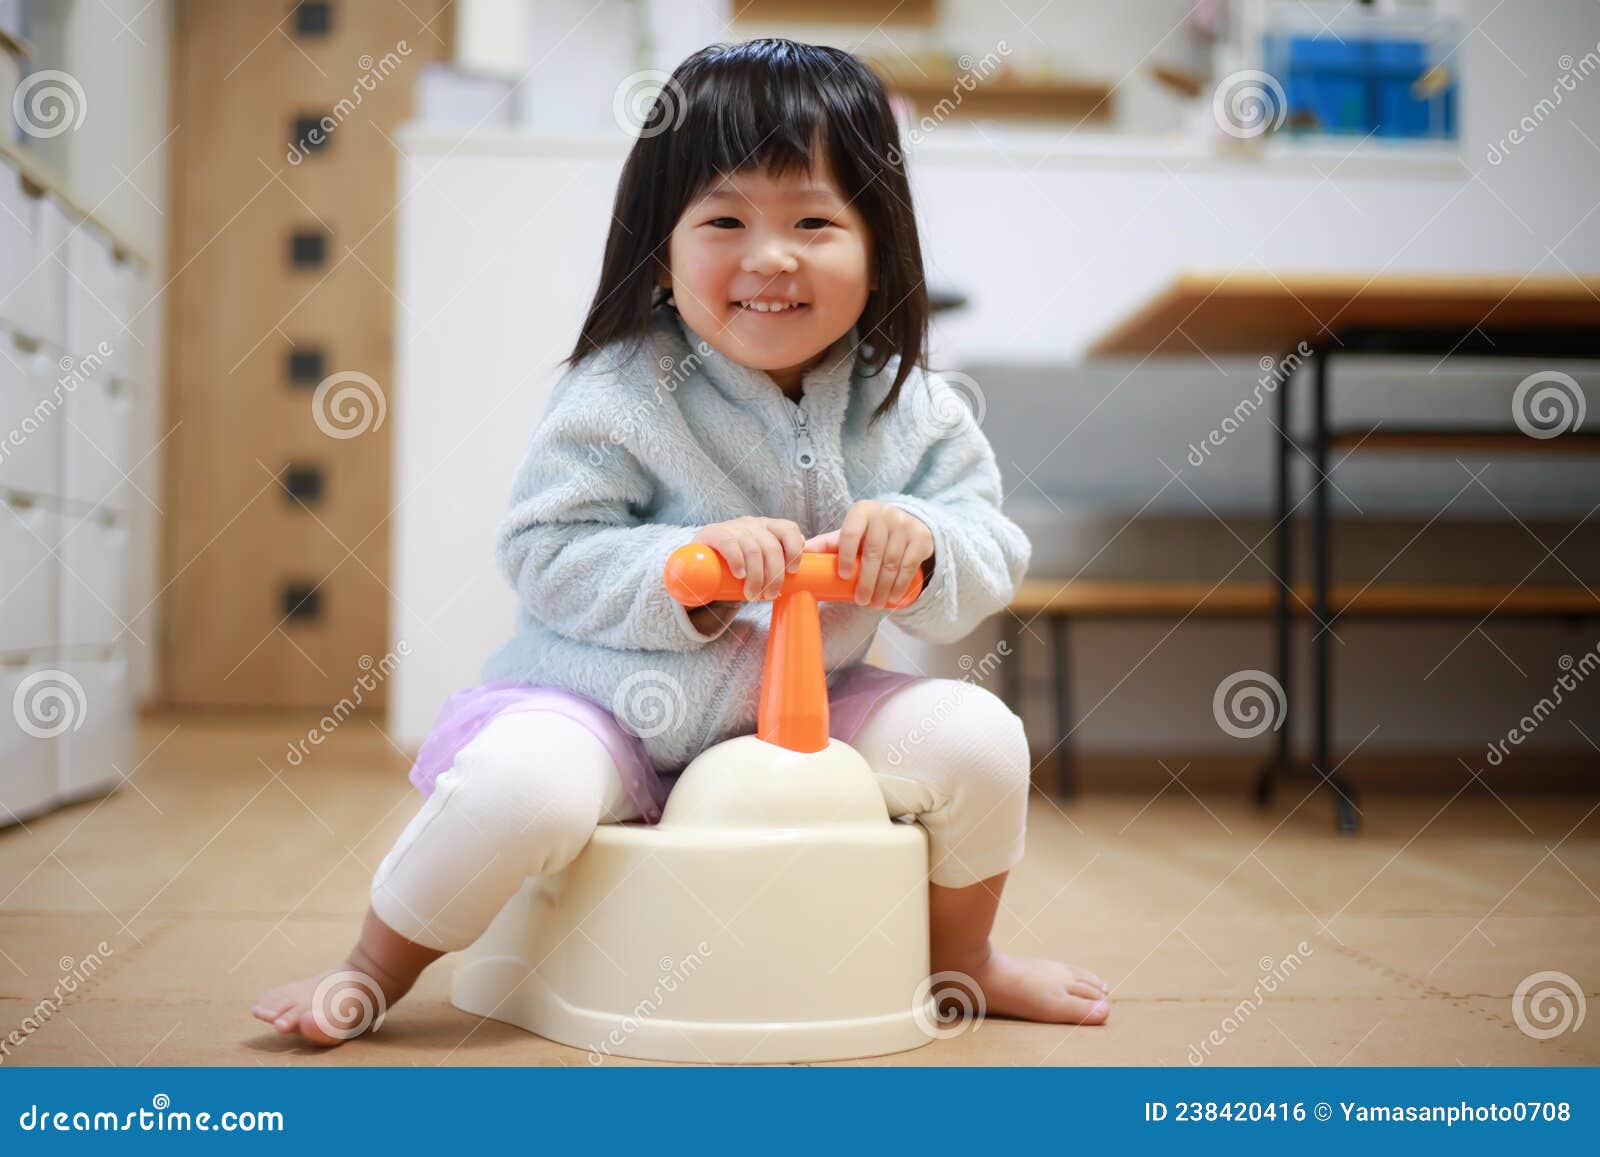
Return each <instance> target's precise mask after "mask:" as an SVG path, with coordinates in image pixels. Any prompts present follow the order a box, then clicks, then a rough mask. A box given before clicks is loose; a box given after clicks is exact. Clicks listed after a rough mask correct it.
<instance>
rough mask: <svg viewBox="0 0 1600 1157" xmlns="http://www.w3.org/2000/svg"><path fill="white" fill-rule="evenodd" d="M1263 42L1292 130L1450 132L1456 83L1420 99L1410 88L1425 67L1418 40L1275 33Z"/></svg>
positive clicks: (1446, 135)
mask: <svg viewBox="0 0 1600 1157" xmlns="http://www.w3.org/2000/svg"><path fill="white" fill-rule="evenodd" d="M1264 48H1265V56H1266V60H1267V63H1268V71H1270V72H1271V73H1272V74H1273V75H1274V76H1276V77H1277V78H1278V79H1279V82H1280V83H1281V84H1282V85H1283V91H1284V96H1285V98H1286V100H1287V104H1288V117H1287V120H1286V124H1287V125H1288V126H1289V127H1290V129H1291V131H1307V132H1319V133H1332V134H1347V135H1354V136H1367V135H1368V134H1372V135H1375V136H1379V137H1388V138H1396V139H1408V138H1409V139H1446V140H1451V139H1454V138H1455V135H1456V120H1455V100H1456V88H1455V84H1454V83H1453V82H1452V83H1451V84H1449V85H1448V86H1446V87H1445V88H1444V89H1442V90H1441V91H1439V92H1437V93H1435V94H1433V95H1432V96H1428V97H1424V98H1421V99H1419V98H1418V97H1417V96H1416V95H1415V94H1414V93H1413V91H1412V89H1413V86H1414V85H1415V83H1416V82H1417V80H1418V79H1420V78H1421V77H1422V76H1423V75H1424V74H1426V73H1427V71H1428V69H1429V68H1430V67H1431V58H1430V53H1429V48H1428V45H1427V44H1426V43H1424V42H1422V41H1420V40H1397V39H1378V38H1368V37H1361V38H1347V39H1339V38H1337V37H1334V36H1292V35H1277V36H1269V37H1267V39H1266V41H1265V43H1264ZM1307 121H1309V122H1310V123H1309V124H1307V123H1305V122H1307Z"/></svg>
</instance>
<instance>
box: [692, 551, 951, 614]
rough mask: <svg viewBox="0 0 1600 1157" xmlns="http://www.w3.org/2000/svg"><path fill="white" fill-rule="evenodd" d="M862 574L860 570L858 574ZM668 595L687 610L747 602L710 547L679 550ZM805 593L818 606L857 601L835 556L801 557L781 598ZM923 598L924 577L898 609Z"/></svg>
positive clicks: (741, 585)
mask: <svg viewBox="0 0 1600 1157" xmlns="http://www.w3.org/2000/svg"><path fill="white" fill-rule="evenodd" d="M856 573H857V574H858V575H859V574H860V571H859V569H858V570H857V572H856ZM666 584H667V593H668V594H670V595H671V596H672V597H673V598H675V599H677V600H678V601H679V602H680V603H682V604H683V605H684V606H686V607H703V606H705V605H706V604H707V603H711V602H716V601H718V600H719V599H732V600H735V601H743V600H744V580H743V579H741V578H735V577H734V574H733V571H732V570H730V569H729V568H728V564H727V562H726V560H724V559H723V557H722V556H721V555H720V554H718V553H717V552H716V551H714V550H712V549H711V548H710V547H709V546H704V545H702V544H700V543H690V544H689V545H688V546H680V547H679V548H678V549H677V550H675V551H673V552H672V556H671V557H670V558H668V559H667V570H666ZM800 591H805V592H807V593H808V594H810V595H812V596H813V597H814V598H815V599H816V600H817V601H818V602H835V603H847V602H850V601H851V600H852V599H854V598H855V597H856V579H855V578H854V577H851V578H847V579H846V578H840V577H839V556H838V555H836V554H822V553H816V554H802V555H801V556H800V566H799V567H798V568H797V569H796V570H794V571H793V572H792V573H791V574H788V575H786V576H784V580H783V587H782V589H781V590H780V591H779V593H778V597H779V598H782V597H783V596H784V595H792V594H796V593H798V592H800ZM920 594H922V573H921V571H918V572H917V573H916V574H915V575H913V576H912V577H911V586H910V587H908V588H907V589H906V593H905V597H904V598H902V599H901V600H900V601H899V602H898V603H895V604H894V608H895V609H899V608H900V607H905V606H909V605H911V604H912V603H914V602H916V600H917V596H919V595H920Z"/></svg>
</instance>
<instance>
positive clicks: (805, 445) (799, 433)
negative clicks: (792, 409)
mask: <svg viewBox="0 0 1600 1157" xmlns="http://www.w3.org/2000/svg"><path fill="white" fill-rule="evenodd" d="M794 432H795V441H796V447H795V453H794V461H795V465H797V466H799V467H800V469H802V470H810V469H811V468H812V467H813V466H815V465H816V464H817V451H816V448H815V447H814V446H812V444H811V427H810V424H809V423H808V422H807V420H806V415H805V412H804V411H800V412H799V413H798V414H797V415H796V417H795V422H794Z"/></svg>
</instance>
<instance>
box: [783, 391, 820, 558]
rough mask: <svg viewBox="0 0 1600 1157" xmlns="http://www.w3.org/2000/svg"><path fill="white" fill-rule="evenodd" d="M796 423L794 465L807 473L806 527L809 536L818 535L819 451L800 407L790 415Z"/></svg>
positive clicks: (805, 482)
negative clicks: (817, 488)
mask: <svg viewBox="0 0 1600 1157" xmlns="http://www.w3.org/2000/svg"><path fill="white" fill-rule="evenodd" d="M790 416H791V418H792V419H793V421H794V438H795V443H794V464H795V465H796V466H798V467H800V469H801V470H804V471H805V481H804V484H803V485H804V490H805V496H806V526H805V530H806V533H807V534H815V533H816V526H815V522H816V518H817V515H816V499H815V493H816V483H817V471H816V466H817V450H816V446H815V445H814V444H813V443H812V441H811V420H810V419H809V418H807V417H806V412H805V411H804V410H803V409H801V408H800V407H799V406H798V405H796V406H795V408H794V412H793V413H792V414H791V415H790Z"/></svg>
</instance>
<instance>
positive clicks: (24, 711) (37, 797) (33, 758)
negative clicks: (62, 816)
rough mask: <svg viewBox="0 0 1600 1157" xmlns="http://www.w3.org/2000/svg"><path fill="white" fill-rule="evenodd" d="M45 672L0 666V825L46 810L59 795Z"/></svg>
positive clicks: (24, 667) (50, 706) (56, 756)
mask: <svg viewBox="0 0 1600 1157" xmlns="http://www.w3.org/2000/svg"><path fill="white" fill-rule="evenodd" d="M48 678H49V672H48V670H47V669H44V668H39V667H31V666H26V665H21V664H7V663H0V706H3V707H4V712H3V713H0V826H3V825H6V824H13V823H16V822H17V821H18V820H26V819H27V818H28V817H29V816H32V815H36V814H38V813H39V812H41V811H44V810H45V809H46V808H48V807H50V806H51V805H52V804H53V803H54V802H55V800H56V798H57V794H58V791H59V783H58V776H59V771H58V767H59V764H58V748H57V744H56V737H55V736H54V735H52V734H51V730H52V729H53V726H54V725H53V724H51V723H50V722H49V720H50V718H51V715H50V712H51V709H52V700H51V698H50V696H49V695H48V692H47V689H46V688H45V682H46V680H47V679H48Z"/></svg>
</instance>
